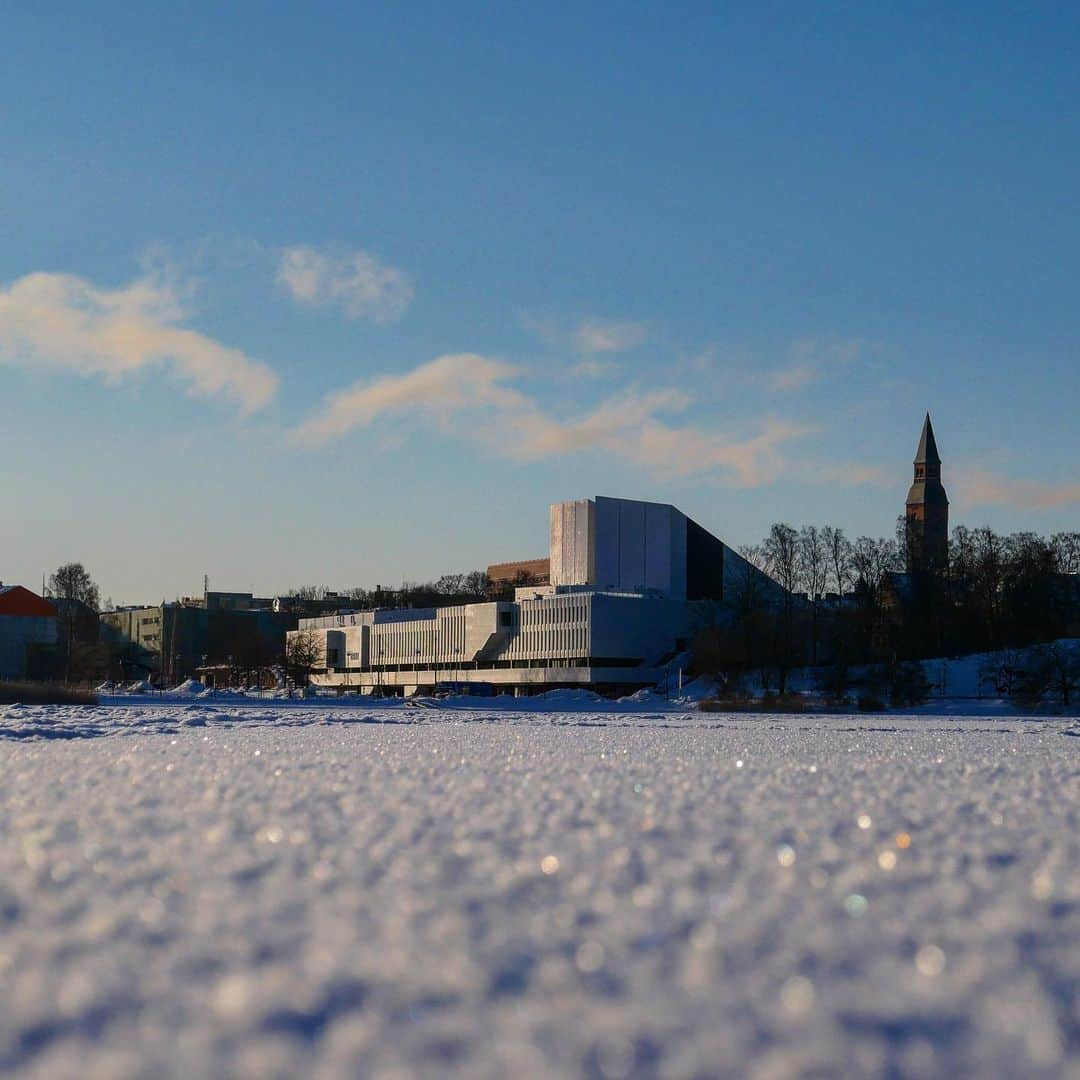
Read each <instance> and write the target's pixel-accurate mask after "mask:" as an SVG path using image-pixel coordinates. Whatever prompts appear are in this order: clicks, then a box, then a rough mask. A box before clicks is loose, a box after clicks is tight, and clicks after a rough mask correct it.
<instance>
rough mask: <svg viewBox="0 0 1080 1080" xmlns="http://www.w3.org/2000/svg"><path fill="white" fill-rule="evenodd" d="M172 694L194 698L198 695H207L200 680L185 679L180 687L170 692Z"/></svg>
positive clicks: (175, 687)
mask: <svg viewBox="0 0 1080 1080" xmlns="http://www.w3.org/2000/svg"><path fill="white" fill-rule="evenodd" d="M169 693H170V694H187V695H190V696H194V695H196V694H205V693H206V687H205V686H203V684H202V683H201V682H199V680H198V679H185V680H184V681H183V682H182V683H181V684H180V685H179V686H174V687H173V688H172V689H171V690H170V691H169Z"/></svg>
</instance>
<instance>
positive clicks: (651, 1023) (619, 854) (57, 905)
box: [0, 702, 1080, 1080]
mask: <svg viewBox="0 0 1080 1080" xmlns="http://www.w3.org/2000/svg"><path fill="white" fill-rule="evenodd" d="M0 763H2V768H3V772H2V777H3V782H2V785H0V830H2V834H0V920H2V927H3V932H2V936H0V980H2V985H3V987H4V1008H3V1010H2V1011H0V1068H3V1069H4V1070H6V1071H12V1070H17V1071H18V1072H19V1073H20V1074H22V1075H27V1076H40V1077H49V1078H50V1080H51V1078H56V1077H65V1076H100V1077H109V1078H112V1077H118V1076H126V1075H132V1076H150V1075H152V1076H211V1075H213V1076H223V1075H234V1076H251V1077H259V1078H266V1077H273V1076H316V1077H318V1076H326V1077H333V1076H347V1075H365V1076H366V1075H371V1076H402V1075H415V1074H425V1075H440V1074H445V1073H458V1074H468V1075H470V1076H472V1075H476V1076H490V1077H496V1076H505V1075H508V1074H510V1075H517V1076H538V1075H544V1074H550V1073H556V1074H562V1075H585V1076H597V1077H608V1076H611V1077H618V1076H654V1075H655V1076H671V1077H690V1076H752V1077H759V1078H772V1077H784V1076H791V1075H800V1074H811V1075H839V1074H847V1075H855V1074H864V1075H865V1074H886V1075H899V1076H920V1077H921V1076H933V1075H948V1074H955V1075H961V1074H967V1075H972V1074H979V1075H983V1076H1003V1077H1004V1076H1021V1075H1024V1076H1031V1075H1035V1076H1040V1075H1045V1076H1069V1075H1071V1076H1076V1075H1080V1073H1078V1072H1077V1070H1078V1064H1077V1062H1078V1060H1080V720H1069V719H1058V720H1040V721H1024V720H1016V719H1001V718H996V717H995V718H983V719H972V718H968V719H955V718H945V717H932V716H930V717H928V716H920V717H919V718H917V719H905V718H897V717H894V716H889V717H880V716H875V717H866V716H860V717H832V718H824V717H805V716H791V717H752V716H739V717H724V716H720V715H715V714H696V713H688V714H678V713H668V712H656V713H652V714H649V713H641V712H638V713H628V714H625V715H622V714H618V713H614V714H613V713H604V714H600V713H597V714H594V715H589V714H581V713H574V714H569V713H566V714H559V713H547V714H545V713H520V714H507V715H499V714H494V713H491V712H486V713H484V712H468V711H453V712H443V711H438V710H432V711H424V710H415V711H414V710H406V709H397V710H387V709H383V710H365V709H362V708H356V707H350V708H347V709H335V708H327V707H319V708H302V707H301V708H298V707H288V708H277V707H275V705H274V704H273V703H267V704H265V705H262V704H258V705H243V706H237V707H234V706H231V705H221V704H215V703H208V702H207V703H204V702H199V703H192V704H179V703H178V704H171V705H163V704H160V705H136V706H128V707H98V708H86V709H74V708H68V709H65V708H29V707H21V706H12V707H10V708H8V709H6V710H5V709H0Z"/></svg>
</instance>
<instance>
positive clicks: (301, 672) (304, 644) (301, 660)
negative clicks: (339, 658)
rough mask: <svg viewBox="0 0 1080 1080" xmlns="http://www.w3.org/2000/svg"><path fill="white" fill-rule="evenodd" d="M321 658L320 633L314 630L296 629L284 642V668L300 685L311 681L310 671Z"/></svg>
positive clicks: (305, 684)
mask: <svg viewBox="0 0 1080 1080" xmlns="http://www.w3.org/2000/svg"><path fill="white" fill-rule="evenodd" d="M322 658H323V647H322V638H321V635H319V634H318V633H316V632H315V631H314V630H297V631H295V632H293V633H290V634H289V637H288V640H287V642H286V644H285V670H286V671H287V672H288V673H289V676H290V677H291V678H292V680H293V681H294V682H296V683H298V684H299V685H301V686H307V685H308V684H309V683H310V682H311V672H312V671H313V670H314V669H315V668H316V667H317V666H318V664H319V662H320V661H321V660H322Z"/></svg>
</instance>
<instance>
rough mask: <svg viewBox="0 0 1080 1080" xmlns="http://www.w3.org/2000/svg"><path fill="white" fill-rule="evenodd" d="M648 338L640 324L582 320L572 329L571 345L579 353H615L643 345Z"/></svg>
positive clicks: (642, 325)
mask: <svg viewBox="0 0 1080 1080" xmlns="http://www.w3.org/2000/svg"><path fill="white" fill-rule="evenodd" d="M648 337H649V334H648V330H647V329H646V327H645V326H644V324H642V323H634V322H612V321H611V320H608V319H584V320H582V321H581V322H580V323H578V325H577V327H576V328H575V329H574V333H573V344H574V348H575V349H577V351H578V352H581V353H586V354H590V353H615V352H625V351H626V350H627V349H634V348H637V346H639V345H644V344H645V342H646V341H647V340H648Z"/></svg>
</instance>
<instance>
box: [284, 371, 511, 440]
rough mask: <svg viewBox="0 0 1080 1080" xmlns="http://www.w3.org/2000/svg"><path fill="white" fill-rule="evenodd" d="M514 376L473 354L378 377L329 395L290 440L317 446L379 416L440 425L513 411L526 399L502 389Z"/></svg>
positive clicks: (364, 425)
mask: <svg viewBox="0 0 1080 1080" xmlns="http://www.w3.org/2000/svg"><path fill="white" fill-rule="evenodd" d="M517 373H518V369H517V368H515V367H514V366H513V365H512V364H508V363H506V362H505V361H502V360H496V359H492V358H490V357H486V356H478V355H476V354H475V353H452V354H448V355H445V356H439V357H437V358H436V359H434V360H432V361H430V362H429V363H427V364H421V365H420V367H418V368H415V369H413V370H412V371H410V372H407V373H405V374H403V375H382V376H379V377H377V378H375V379H372V380H370V381H360V382H357V383H354V384H353V385H352V386H350V387H347V388H346V389H344V390H339V391H337V392H336V393H334V394H331V395H330V396H329V397H328V398H327V400H326V402H325V404H324V406H323V409H322V411H321V412H319V413H317V414H316V415H315V416H313V417H311V418H310V419H309V420H307V421H305V422H304V423H303V424H301V425H300V426H299V427H298V428H296V430H295V431H294V433H293V437H294V440H295V441H297V442H300V443H306V444H308V445H312V446H320V445H324V444H325V443H328V442H330V441H332V440H333V439H336V438H339V437H340V436H342V435H345V434H347V433H348V432H350V431H352V430H353V429H354V428H358V427H367V426H368V425H369V424H371V423H372V421H374V420H376V419H378V418H379V417H381V416H394V415H403V414H410V413H411V414H419V415H423V414H426V415H429V416H432V417H434V418H436V419H445V418H448V417H450V416H452V415H454V414H456V413H460V412H463V411H465V410H467V409H469V410H476V409H483V408H492V407H493V408H496V409H498V410H503V411H505V410H511V411H517V410H520V409H522V408H524V407H525V406H526V405H527V402H526V399H525V398H524V397H523V396H522V395H521V394H520V393H519V392H518V391H517V390H515V389H513V388H512V387H508V386H504V385H503V384H504V383H505V382H506V381H508V380H509V379H512V378H513V377H514V376H515V375H516V374H517Z"/></svg>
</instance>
